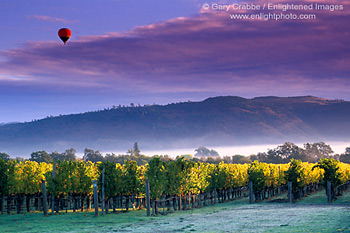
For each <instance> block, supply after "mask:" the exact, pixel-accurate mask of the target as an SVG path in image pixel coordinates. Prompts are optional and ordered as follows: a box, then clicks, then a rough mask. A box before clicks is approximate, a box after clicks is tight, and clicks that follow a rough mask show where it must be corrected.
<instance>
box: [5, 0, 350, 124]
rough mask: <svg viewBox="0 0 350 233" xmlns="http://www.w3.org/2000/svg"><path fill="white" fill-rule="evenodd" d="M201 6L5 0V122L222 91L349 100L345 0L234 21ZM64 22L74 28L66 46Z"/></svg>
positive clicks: (196, 0)
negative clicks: (331, 7) (280, 16)
mask: <svg viewBox="0 0 350 233" xmlns="http://www.w3.org/2000/svg"><path fill="white" fill-rule="evenodd" d="M217 2H221V3H225V2H226V3H230V4H232V3H235V2H236V3H237V1H217ZM273 2H274V0H271V1H269V3H273ZM203 3H205V1H204V0H192V1H190V0H169V1H166V0H147V1H145V0H128V1H125V0H124V1H123V0H119V1H118V0H114V1H113V0H102V1H92V0H84V1H68V0H61V1H46V0H45V1H44V0H42V1H38V0H31V1H26V0H23V1H13V0H2V1H1V3H0V22H1V24H0V28H1V29H2V31H3V32H6V33H2V35H1V45H0V100H1V101H0V122H12V121H30V120H32V119H39V118H43V117H46V116H49V115H59V114H67V113H78V112H85V111H90V110H98V109H103V108H106V107H112V106H113V105H119V104H122V105H124V104H125V105H126V104H130V103H135V104H138V103H140V104H153V103H158V104H166V103H173V102H179V101H187V100H202V99H205V98H207V97H211V96H218V95H238V96H242V97H249V98H250V97H255V96H266V95H276V96H296V95H315V96H318V97H325V98H330V99H336V98H338V99H345V100H350V92H349V90H350V77H349V74H350V45H349V42H350V3H349V2H348V1H338V0H329V1H322V0H320V1H317V3H319V4H342V5H343V7H344V9H343V10H338V11H326V10H323V11H322V10H318V11H315V10H310V11H307V12H306V11H303V12H300V11H292V12H291V11H290V12H288V11H287V12H283V13H285V14H288V13H296V14H299V13H314V14H316V17H317V18H316V19H314V20H279V21H274V20H269V21H265V20H231V19H230V14H232V13H237V11H236V12H234V11H229V12H224V11H213V10H204V9H202V5H203ZM209 3H212V2H209ZM249 3H255V4H257V3H259V4H260V5H263V4H264V3H266V1H263V0H257V1H249ZM284 3H296V1H291V0H290V1H284ZM298 3H301V4H311V3H316V2H314V1H310V0H304V1H299V2H298ZM269 12H270V13H281V12H282V11H276V12H274V11H269ZM269 12H268V11H258V13H269ZM239 13H251V12H249V11H240V12H239ZM61 27H68V28H70V29H71V30H72V38H71V39H70V40H69V41H68V43H67V45H66V46H64V45H63V43H62V42H61V41H60V40H59V38H58V36H57V31H58V29H60V28H61Z"/></svg>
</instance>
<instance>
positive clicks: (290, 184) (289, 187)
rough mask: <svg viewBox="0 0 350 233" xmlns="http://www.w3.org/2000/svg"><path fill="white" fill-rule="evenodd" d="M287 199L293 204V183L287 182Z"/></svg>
mask: <svg viewBox="0 0 350 233" xmlns="http://www.w3.org/2000/svg"><path fill="white" fill-rule="evenodd" d="M288 199H289V203H291V204H292V203H293V183H292V182H290V181H288Z"/></svg>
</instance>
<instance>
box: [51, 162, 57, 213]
mask: <svg viewBox="0 0 350 233" xmlns="http://www.w3.org/2000/svg"><path fill="white" fill-rule="evenodd" d="M52 178H53V180H55V178H56V163H53V167H52ZM54 190H55V182H52V194H51V213H52V215H53V214H54V211H55V194H54V192H55V191H54Z"/></svg>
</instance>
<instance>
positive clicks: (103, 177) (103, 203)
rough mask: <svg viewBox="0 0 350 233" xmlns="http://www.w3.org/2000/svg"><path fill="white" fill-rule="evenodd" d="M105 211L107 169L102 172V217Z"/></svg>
mask: <svg viewBox="0 0 350 233" xmlns="http://www.w3.org/2000/svg"><path fill="white" fill-rule="evenodd" d="M104 211H105V168H103V170H102V215H103V214H104Z"/></svg>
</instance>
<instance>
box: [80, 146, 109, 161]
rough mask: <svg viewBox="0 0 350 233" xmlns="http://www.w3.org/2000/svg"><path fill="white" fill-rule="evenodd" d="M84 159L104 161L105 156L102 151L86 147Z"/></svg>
mask: <svg viewBox="0 0 350 233" xmlns="http://www.w3.org/2000/svg"><path fill="white" fill-rule="evenodd" d="M83 160H84V161H91V162H94V163H96V162H99V161H104V158H103V155H102V154H101V152H100V151H98V150H97V151H94V150H92V149H88V148H85V150H84V157H83Z"/></svg>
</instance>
